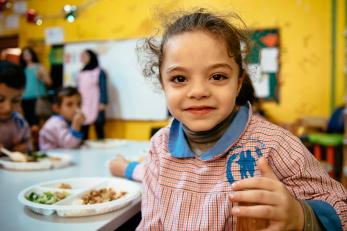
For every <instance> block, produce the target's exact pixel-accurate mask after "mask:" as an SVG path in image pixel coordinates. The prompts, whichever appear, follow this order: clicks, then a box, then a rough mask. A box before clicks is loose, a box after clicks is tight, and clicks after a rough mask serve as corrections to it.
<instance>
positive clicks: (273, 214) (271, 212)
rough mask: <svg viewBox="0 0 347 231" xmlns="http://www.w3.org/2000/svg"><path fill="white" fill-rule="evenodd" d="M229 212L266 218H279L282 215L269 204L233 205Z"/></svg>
mask: <svg viewBox="0 0 347 231" xmlns="http://www.w3.org/2000/svg"><path fill="white" fill-rule="evenodd" d="M231 214H232V215H233V216H237V217H249V218H260V219H267V220H279V219H281V217H282V216H283V215H282V212H281V211H279V210H278V209H276V207H274V206H270V205H249V206H242V205H241V206H235V207H233V208H232V209H231Z"/></svg>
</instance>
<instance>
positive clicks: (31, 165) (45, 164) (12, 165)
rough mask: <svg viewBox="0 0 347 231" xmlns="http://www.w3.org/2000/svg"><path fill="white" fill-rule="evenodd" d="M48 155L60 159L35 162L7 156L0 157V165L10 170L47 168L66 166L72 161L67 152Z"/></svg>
mask: <svg viewBox="0 0 347 231" xmlns="http://www.w3.org/2000/svg"><path fill="white" fill-rule="evenodd" d="M48 156H50V157H58V158H59V159H60V160H52V159H49V158H47V159H46V158H45V159H42V160H40V161H37V162H14V161H11V160H10V159H9V158H8V157H1V158H0V165H2V167H3V168H5V169H11V170H48V169H51V168H62V167H65V166H68V165H69V164H70V163H71V161H72V157H71V156H70V155H67V154H48Z"/></svg>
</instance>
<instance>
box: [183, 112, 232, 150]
mask: <svg viewBox="0 0 347 231" xmlns="http://www.w3.org/2000/svg"><path fill="white" fill-rule="evenodd" d="M236 112H237V109H235V110H233V111H232V112H231V113H230V115H229V116H228V117H227V118H226V119H224V120H223V121H222V122H220V123H219V124H217V125H216V126H215V127H214V128H212V129H211V130H208V131H200V132H195V131H192V130H190V129H189V128H188V127H186V126H184V125H183V130H184V133H185V135H186V137H187V140H188V142H189V145H190V147H191V149H192V150H193V152H194V153H195V154H196V155H198V156H200V155H201V154H202V152H205V151H207V150H208V149H210V148H211V147H213V145H214V144H215V143H217V141H218V140H219V139H220V138H221V137H222V136H223V134H224V133H225V131H226V129H227V128H228V127H229V125H230V123H231V121H232V120H233V119H234V116H235V115H236Z"/></svg>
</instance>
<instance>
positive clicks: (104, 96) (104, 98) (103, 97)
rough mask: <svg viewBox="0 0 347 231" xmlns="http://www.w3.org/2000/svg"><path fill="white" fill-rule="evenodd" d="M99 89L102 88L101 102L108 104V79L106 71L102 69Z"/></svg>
mask: <svg viewBox="0 0 347 231" xmlns="http://www.w3.org/2000/svg"><path fill="white" fill-rule="evenodd" d="M99 90H100V103H102V104H107V103H108V96H107V81H106V73H105V71H103V70H100V75H99Z"/></svg>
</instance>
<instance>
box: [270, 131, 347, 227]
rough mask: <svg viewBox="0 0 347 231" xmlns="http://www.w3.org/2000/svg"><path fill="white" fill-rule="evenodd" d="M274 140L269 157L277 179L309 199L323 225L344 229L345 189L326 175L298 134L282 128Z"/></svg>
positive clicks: (346, 211) (298, 196)
mask: <svg viewBox="0 0 347 231" xmlns="http://www.w3.org/2000/svg"><path fill="white" fill-rule="evenodd" d="M275 139H276V140H275V143H276V145H275V146H274V147H272V149H271V151H270V154H269V157H268V159H269V164H270V165H271V167H272V169H273V170H274V173H275V174H276V175H277V177H278V178H279V180H281V181H282V182H283V183H284V185H285V186H286V187H287V189H288V190H289V191H290V192H291V194H292V195H294V197H296V198H298V199H301V200H305V201H307V202H308V204H309V205H310V207H311V208H312V209H313V211H314V213H315V215H316V217H317V219H318V221H319V222H320V224H321V225H323V226H324V227H325V228H328V230H329V227H327V225H328V226H330V227H335V229H334V230H347V191H346V189H345V188H344V187H343V186H342V185H341V184H340V183H339V182H337V181H335V180H334V179H332V178H331V177H330V176H329V175H328V174H327V172H326V171H325V170H324V168H323V167H322V166H321V164H320V163H319V161H318V160H316V159H315V158H314V156H313V155H312V154H311V153H310V152H309V151H308V150H307V149H306V147H305V146H304V145H303V144H302V143H301V141H300V140H299V139H298V138H297V137H295V136H293V135H292V134H290V133H289V132H287V131H285V132H283V133H281V134H278V135H277V136H276V138H275ZM312 201H315V202H312ZM324 204H325V205H324ZM326 204H327V205H330V206H326Z"/></svg>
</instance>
